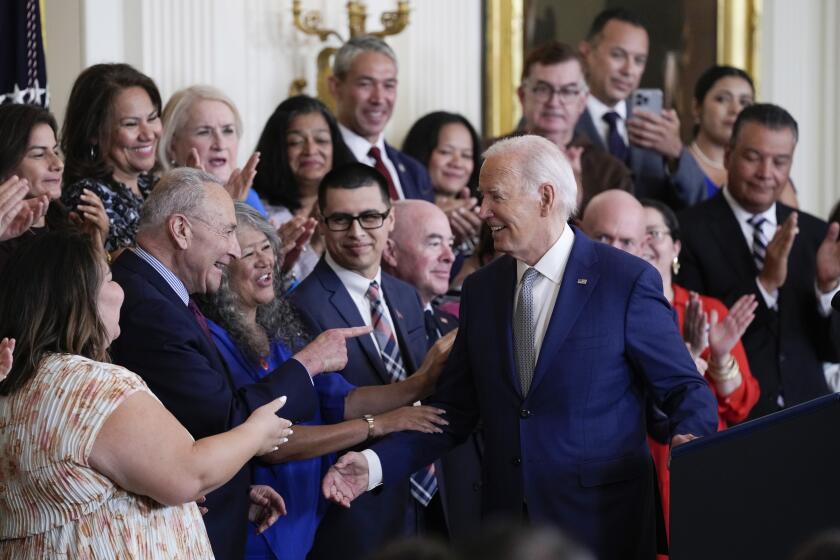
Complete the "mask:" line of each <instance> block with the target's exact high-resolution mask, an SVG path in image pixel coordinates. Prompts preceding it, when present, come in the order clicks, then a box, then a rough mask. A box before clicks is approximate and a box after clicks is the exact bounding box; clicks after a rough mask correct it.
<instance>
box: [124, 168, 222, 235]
mask: <svg viewBox="0 0 840 560" xmlns="http://www.w3.org/2000/svg"><path fill="white" fill-rule="evenodd" d="M207 183H213V184H216V185H219V186H220V187H221V186H222V184H221V183H220V182H219V180H218V179H216V178H215V177H214V176H212V175H210V174H209V173H207V172H205V171H201V170H200V169H193V168H192V167H179V168H178V169H173V170H172V171H167V172H166V173H164V174H163V176H162V177H161V178H160V181H159V182H158V184H157V185H155V188H154V189H153V190H152V193H151V194H150V195H149V198H147V199H146V202H144V203H143V207H142V208H141V209H140V222H139V223H138V225H137V233H142V232H144V231H148V230H153V229H157V228H160V227H161V226H162V225H163V224H164V223H165V222H166V220H167V219H169V217H170V216H172V215H173V214H187V215H189V214H192V215H195V214H196V213H197V212H198V211H200V209H201V206H202V205H203V204H204V199H205V197H206V196H207V187H206V185H207Z"/></svg>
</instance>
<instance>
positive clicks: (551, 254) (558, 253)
mask: <svg viewBox="0 0 840 560" xmlns="http://www.w3.org/2000/svg"><path fill="white" fill-rule="evenodd" d="M574 243H575V234H574V233H573V232H572V228H571V227H570V226H569V225H568V224H566V225H564V226H563V233H561V234H560V237H558V238H557V241H555V242H554V244H553V245H552V246H551V248H549V250H548V251H546V252H545V254H544V255H543V256H542V257H541V258H540V260H538V261H537V264H535V265H534V268H535V269H537V272H539V273H540V274H541V275H542V276H545V277H546V278H548V279H549V280H551V281H552V282H554V283H555V284H558V285H559V284H560V281H561V280H562V279H563V271H564V270H565V269H566V263H568V262H569V255H571V253H572V245H574ZM529 268H530V267H529V266H528V265H527V264H526V263H524V262H522V261H520V260H517V261H516V284H517V285H519V282H521V281H522V275H523V274H525V271H526V270H528V269H529Z"/></svg>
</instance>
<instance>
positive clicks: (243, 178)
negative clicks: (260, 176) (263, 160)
mask: <svg viewBox="0 0 840 560" xmlns="http://www.w3.org/2000/svg"><path fill="white" fill-rule="evenodd" d="M259 162H260V153H259V152H254V153H253V154H251V157H249V158H248V161H246V162H245V167H243V168H242V169H234V170H233V172H231V174H230V177H229V178H228V180H227V183H225V190H226V191H227V192H228V194H229V195H230V197H231V198H232V199H233V200H239V201H242V200H245V197H247V196H248V189H250V188H251V185H252V184H253V183H254V177H256V176H257V164H258V163H259Z"/></svg>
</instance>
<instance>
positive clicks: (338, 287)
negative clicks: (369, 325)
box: [312, 258, 390, 383]
mask: <svg viewBox="0 0 840 560" xmlns="http://www.w3.org/2000/svg"><path fill="white" fill-rule="evenodd" d="M312 273H313V274H315V275H316V277H317V278H318V280H319V281H320V282H321V285H322V286H323V287H324V289H325V290H326V291H328V292H330V296H329V302H330V304H331V305H332V306H333V308H335V310H336V312H337V313H338V315H339V316H340V317H341V318H342V319H343V320H344V323H345V325H346V326H348V327H357V326H360V325H364V324H365V322H364V320H362V316H361V315H359V309H358V308H357V307H356V304H355V303H353V300H352V299H351V298H350V294H349V293H347V289H346V288H345V287H344V284H342V283H341V280H339V278H338V276H337V275H336V274H335V272H333V270H332V269H331V268H330V265H328V264H327V263H326V261H325V260H324V259H323V258H321V260H320V261H319V262H318V264H317V265H316V266H315V270H313V271H312ZM351 343H355V344H358V345H359V346H360V347H361V349H362V352H363V353H364V354H365V356H367V358H368V361H369V362H370V365H371V367H372V368H373V370H374V371H375V372H376V374H377V375H378V376H379V377H380V379H382V382H383V383H389V382H390V377H389V376H388V374H387V372H386V371H385V365H384V364H383V363H382V356H380V355H379V349H378V348H376V345H375V344H374V343H373V339H372V338H371V337H370V335H364V336H357V337H356V338H355V339H353V342H351Z"/></svg>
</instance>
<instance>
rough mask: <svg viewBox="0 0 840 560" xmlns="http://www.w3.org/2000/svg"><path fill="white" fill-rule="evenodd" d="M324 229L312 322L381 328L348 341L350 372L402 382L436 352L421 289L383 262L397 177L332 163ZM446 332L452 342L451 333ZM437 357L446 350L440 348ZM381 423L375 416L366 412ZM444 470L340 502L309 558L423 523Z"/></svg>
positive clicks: (305, 300) (371, 543)
mask: <svg viewBox="0 0 840 560" xmlns="http://www.w3.org/2000/svg"><path fill="white" fill-rule="evenodd" d="M318 208H319V210H320V212H321V219H320V223H319V231H320V233H321V236H322V237H323V239H324V245H325V247H326V251H325V254H324V256H323V257H322V258H321V260H320V261H319V262H318V264H317V265H316V266H315V269H314V270H313V271H312V273H311V274H310V275H309V276H308V277H307V278H306V279H305V280H304V281H303V282H302V283H301V284H300V285H299V286H298V287H297V289H296V290H295V291H294V292H293V293H292V295H291V300H292V303H293V304H294V305H295V306H296V307H297V308H298V310H299V311H300V313H301V315H302V316H303V318H304V320H305V321H306V322H307V324H308V326H309V328H310V331H311V332H312V333H313V334H314V333H318V332H321V331H324V330H327V329H331V328H335V327H338V326H362V325H370V326H371V327H372V328H373V332H372V333H371V334H370V335H368V336H361V337H358V338H356V339H353V340H352V341H348V344H347V366H346V367H345V368H344V369H343V370H342V371H341V373H342V375H343V376H344V377H345V378H346V379H347V380H348V381H349V382H350V383H353V384H354V385H356V386H365V385H380V384H387V383H394V382H397V381H401V380H402V379H405V378H406V377H407V376H409V375H411V374H413V373H414V372H415V371H418V370H419V369H421V368H422V365H421V364H422V363H423V360H424V357H425V356H426V352H427V348H428V346H427V341H426V330H425V323H424V317H423V307H422V305H421V303H420V298H419V296H418V294H417V291H416V290H415V289H414V287H412V286H411V285H409V284H406V283H405V282H403V281H401V280H398V279H396V278H394V277H392V276H390V275H388V274H386V273H384V272H383V271H382V268H381V260H382V253H383V251H384V249H385V245H386V243H387V240H388V235H389V234H390V233H391V231H392V230H393V229H394V223H395V216H394V212H393V211H392V208H391V200H390V197H389V194H388V183H387V182H386V180H385V178H384V177H383V176H382V174H381V173H379V172H378V171H377V170H376V169H374V168H373V167H370V166H368V165H365V164H362V163H349V164H346V165H343V166H340V167H337V168H335V169H333V170H332V171H330V172H329V173H328V174H327V175H326V176H325V177H324V179H323V180H322V181H321V184H320V186H319V187H318ZM451 339H452V337H451V336H450V337H449V339H448V341H442V342H443V343H444V345H445V344H446V343H447V342H451ZM429 358H430V359H440V358H441V353H440V352H439V351H438V349H437V348H436V349H434V350H432V351H430V352H429ZM359 421H360V422H368V423H369V425H370V426H371V432H372V431H373V430H372V426H373V425H375V422H376V418H375V417H372V416H371V417H365V418H364V419H359ZM436 485H437V483H436V478H435V474H434V472H433V471H432V472H430V471H429V470H428V469H423V470H421V471H418V473H416V474H415V475H414V476H412V480H411V481H406V482H405V484H399V485H393V486H392V487H390V488H387V489H384V490H383V491H382V492H379V493H377V494H373V493H371V494H368V495H367V496H365V499H364V500H360V501H359V503H358V504H357V505H354V507H353V509H352V510H347V509H344V508H340V507H334V506H333V507H331V508H330V509H329V510H328V511H327V513H326V515H325V516H324V519H323V520H322V522H321V525H320V527H319V529H318V533H317V535H316V537H315V543H314V545H313V549H312V551H311V552H310V554H309V556H308V558H310V559H318V558H335V551H336V547H339V546H340V547H341V550H342V556H343V557H345V558H361V557H365V556H367V555H369V554H371V553H372V552H373V551H374V550H376V549H377V548H378V547H380V546H381V545H382V544H384V543H385V542H386V541H388V540H391V539H394V538H398V537H401V536H406V535H411V534H416V533H418V532H420V531H423V530H424V529H425V528H426V527H425V523H426V517H427V516H426V506H428V505H429V504H430V503H431V500H432V499H433V498H434V496H435V494H436V488H437V486H436Z"/></svg>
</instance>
